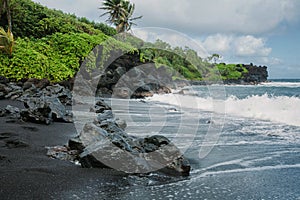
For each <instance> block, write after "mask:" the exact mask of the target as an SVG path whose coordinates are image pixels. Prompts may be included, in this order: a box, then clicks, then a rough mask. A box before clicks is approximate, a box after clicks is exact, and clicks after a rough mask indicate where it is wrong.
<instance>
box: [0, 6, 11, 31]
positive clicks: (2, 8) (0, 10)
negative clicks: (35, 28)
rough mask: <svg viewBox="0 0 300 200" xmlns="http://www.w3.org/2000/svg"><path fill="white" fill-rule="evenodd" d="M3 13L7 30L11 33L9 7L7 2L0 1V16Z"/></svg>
mask: <svg viewBox="0 0 300 200" xmlns="http://www.w3.org/2000/svg"><path fill="white" fill-rule="evenodd" d="M3 13H6V18H7V25H8V29H9V30H10V32H11V31H12V24H11V13H10V7H9V0H0V16H1V15H2V14H3Z"/></svg>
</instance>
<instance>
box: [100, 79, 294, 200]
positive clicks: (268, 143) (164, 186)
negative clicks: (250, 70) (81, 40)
mask: <svg viewBox="0 0 300 200" xmlns="http://www.w3.org/2000/svg"><path fill="white" fill-rule="evenodd" d="M299 95H300V80H272V81H271V82H268V83H263V84H259V85H210V86H188V87H185V88H180V89H178V90H174V91H173V93H172V94H165V95H154V96H153V97H151V98H147V99H145V100H137V99H135V100H124V99H123V100H121V99H110V100H109V103H110V104H111V106H112V109H113V112H114V114H115V115H116V117H118V118H121V119H124V120H126V122H127V125H128V127H127V128H126V132H127V133H129V134H132V135H136V136H146V135H155V134H161V135H165V136H167V137H168V138H170V139H171V140H172V142H173V143H175V144H176V145H177V146H178V147H179V148H180V149H181V151H182V152H183V153H184V155H185V156H186V157H187V158H188V159H189V161H190V163H191V166H192V171H191V174H190V176H189V177H186V178H183V177H168V176H164V175H159V174H156V173H151V174H148V175H144V176H135V175H132V176H128V177H125V179H126V181H127V182H128V185H127V186H126V187H124V185H118V183H116V184H115V185H114V186H112V187H111V188H112V190H111V191H109V192H108V191H102V192H99V191H97V192H98V196H99V198H100V197H101V199H150V200H154V199H155V200H157V199H225V200H227V199H228V200H229V199H284V200H285V199H289V200H291V199H297V200H299V199H300V112H299V110H300V96H299Z"/></svg>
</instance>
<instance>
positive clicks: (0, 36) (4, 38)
mask: <svg viewBox="0 0 300 200" xmlns="http://www.w3.org/2000/svg"><path fill="white" fill-rule="evenodd" d="M14 44H15V40H14V36H13V34H12V32H11V31H10V29H8V30H7V32H5V30H4V29H3V28H2V27H0V50H2V51H4V52H5V53H7V54H8V55H9V56H12V51H13V47H14Z"/></svg>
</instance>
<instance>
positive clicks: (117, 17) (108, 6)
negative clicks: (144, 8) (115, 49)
mask: <svg viewBox="0 0 300 200" xmlns="http://www.w3.org/2000/svg"><path fill="white" fill-rule="evenodd" d="M100 9H102V10H105V11H106V12H105V13H104V14H102V15H101V16H104V15H109V16H108V19H107V20H106V21H107V22H109V23H110V24H113V25H115V26H116V31H117V32H118V33H122V32H126V31H129V30H130V29H131V27H132V25H136V24H135V23H134V21H135V20H137V19H140V18H142V16H139V17H133V12H134V10H135V4H134V3H130V1H128V0H105V1H103V6H102V7H101V8H100Z"/></svg>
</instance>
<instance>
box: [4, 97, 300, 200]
mask: <svg viewBox="0 0 300 200" xmlns="http://www.w3.org/2000/svg"><path fill="white" fill-rule="evenodd" d="M8 104H9V105H13V106H18V107H20V108H21V107H22V106H23V105H22V103H20V102H16V101H9V100H1V101H0V108H5V107H6V105H8ZM134 105H135V106H134V108H135V109H137V108H138V107H139V108H141V109H143V110H145V111H147V108H144V107H145V106H146V107H147V105H145V104H144V103H140V102H135V103H134ZM120 112H121V111H120ZM124 115H125V114H124ZM172 120H173V118H172ZM204 121H205V120H204ZM174 123H177V122H176V121H175V122H174ZM0 124H1V126H0V199H1V200H2V199H3V200H5V199H98V200H109V199H113V200H115V199H120V200H124V199H126V200H140V199H143V200H148V199H149V200H153V199H155V200H156V199H157V200H158V199H228V200H229V199H295V200H299V199H300V190H299V185H300V179H299V177H300V170H299V169H300V165H299V161H300V157H299V152H300V146H299V144H298V143H291V142H285V141H284V140H282V139H280V138H277V137H271V136H263V137H262V136H259V135H251V137H250V136H249V142H250V143H249V144H242V143H234V144H231V145H229V143H228V141H231V140H233V139H234V140H233V142H234V141H235V139H236V140H237V141H242V140H243V139H245V136H244V135H240V134H238V133H235V131H232V130H235V127H229V128H230V130H231V129H232V128H233V129H232V130H231V131H229V132H228V134H227V135H226V134H224V135H222V136H221V138H220V142H219V144H218V145H216V147H215V148H214V149H213V150H212V152H211V153H210V154H209V155H208V156H207V157H206V158H205V159H199V158H198V150H199V145H198V143H201V141H202V139H201V137H202V135H201V134H202V133H199V135H198V136H197V138H195V142H194V143H193V145H192V146H191V148H189V150H188V151H187V152H186V156H187V157H188V158H189V159H190V162H191V164H192V168H193V171H192V172H191V176H190V177H187V178H175V177H168V176H162V175H157V174H151V175H149V176H133V175H125V174H123V173H121V172H117V171H115V170H110V169H83V168H81V167H80V166H78V165H75V164H73V163H71V162H69V161H62V160H55V159H51V158H49V157H47V156H46V152H47V149H46V147H47V146H56V145H65V144H67V142H68V140H69V138H71V137H73V136H74V135H76V129H75V127H74V125H73V124H68V123H57V122H55V123H53V124H51V125H49V126H47V125H43V124H34V123H25V122H20V121H14V120H12V119H10V118H9V117H0ZM237 126H239V125H237ZM170 128H171V127H170ZM133 130H136V131H137V133H138V129H137V128H135V127H130V128H129V129H128V131H129V132H130V131H132V132H133ZM143 130H144V129H141V130H140V131H142V132H145V131H143ZM171 132H172V130H171ZM198 137H199V138H198ZM252 140H253V141H254V142H251V141H252ZM256 141H257V142H256ZM259 141H261V142H263V143H260V142H259ZM223 142H224V143H223Z"/></svg>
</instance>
